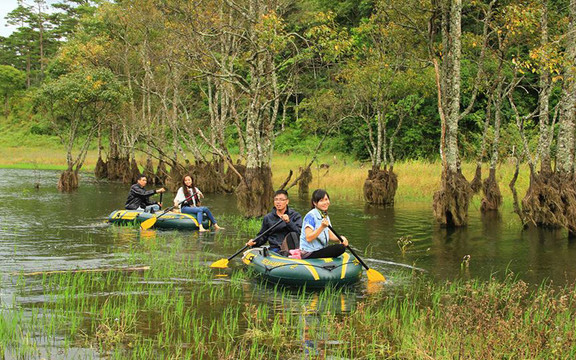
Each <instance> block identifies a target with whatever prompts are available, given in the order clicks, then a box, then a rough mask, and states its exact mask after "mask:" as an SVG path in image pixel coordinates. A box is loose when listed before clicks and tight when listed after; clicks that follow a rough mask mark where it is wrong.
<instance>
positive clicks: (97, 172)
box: [94, 156, 108, 179]
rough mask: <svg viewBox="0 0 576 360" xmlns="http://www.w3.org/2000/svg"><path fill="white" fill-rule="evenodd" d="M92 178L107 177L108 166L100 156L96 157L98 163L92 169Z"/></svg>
mask: <svg viewBox="0 0 576 360" xmlns="http://www.w3.org/2000/svg"><path fill="white" fill-rule="evenodd" d="M94 176H96V179H106V178H107V177H108V166H107V165H106V162H105V161H104V160H102V156H98V161H97V162H96V167H95V168H94Z"/></svg>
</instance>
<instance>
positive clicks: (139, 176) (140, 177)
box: [136, 174, 148, 180]
mask: <svg viewBox="0 0 576 360" xmlns="http://www.w3.org/2000/svg"><path fill="white" fill-rule="evenodd" d="M145 177H146V175H144V174H138V178H137V179H136V180H140V179H142V178H145ZM146 180H148V179H146Z"/></svg>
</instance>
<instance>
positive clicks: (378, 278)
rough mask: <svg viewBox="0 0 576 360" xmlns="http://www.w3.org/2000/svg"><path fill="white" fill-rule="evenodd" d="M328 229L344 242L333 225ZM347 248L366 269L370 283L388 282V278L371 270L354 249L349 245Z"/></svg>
mask: <svg viewBox="0 0 576 360" xmlns="http://www.w3.org/2000/svg"><path fill="white" fill-rule="evenodd" d="M328 229H330V231H332V233H333V234H334V235H336V237H337V238H338V240H340V242H341V243H343V242H344V240H343V239H342V237H341V236H340V235H338V233H337V232H336V231H335V230H334V228H333V227H332V225H328ZM347 247H348V250H350V252H351V253H352V255H354V256H355V257H356V259H358V261H360V264H362V266H364V268H365V269H366V275H368V281H386V278H385V277H384V275H382V274H380V273H379V272H378V271H376V270H374V269H370V268H369V267H368V265H366V263H365V262H364V261H363V260H362V259H360V256H358V254H356V252H355V251H354V249H352V248H351V247H350V245H348V246H347Z"/></svg>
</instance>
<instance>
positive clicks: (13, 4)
mask: <svg viewBox="0 0 576 360" xmlns="http://www.w3.org/2000/svg"><path fill="white" fill-rule="evenodd" d="M56 2H59V0H46V3H47V4H53V3H56ZM24 4H25V5H34V1H33V0H24ZM17 7H18V0H0V36H8V35H10V34H11V33H12V31H14V30H15V29H16V26H11V25H9V26H6V25H8V24H7V23H6V20H5V19H4V18H5V17H6V15H8V13H9V12H10V11H12V10H14V9H16V8H17ZM46 10H49V9H46Z"/></svg>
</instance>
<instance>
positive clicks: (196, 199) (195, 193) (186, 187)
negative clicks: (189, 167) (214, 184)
mask: <svg viewBox="0 0 576 360" xmlns="http://www.w3.org/2000/svg"><path fill="white" fill-rule="evenodd" d="M203 198H204V194H202V192H201V191H200V189H198V188H197V187H196V186H195V184H194V178H193V177H192V176H190V175H186V176H184V178H183V179H182V186H181V187H180V188H179V189H178V192H177V193H176V197H175V198H174V206H178V205H180V204H181V205H180V211H181V212H183V213H185V214H193V215H195V216H196V218H197V219H198V230H199V231H208V229H205V228H204V226H202V221H204V214H206V216H208V218H209V219H210V221H211V222H212V224H213V225H214V229H216V230H221V229H223V228H222V227H220V226H218V223H217V222H216V219H215V218H214V215H212V212H211V211H210V209H208V208H207V207H206V206H200V199H203ZM182 202H183V203H182Z"/></svg>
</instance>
